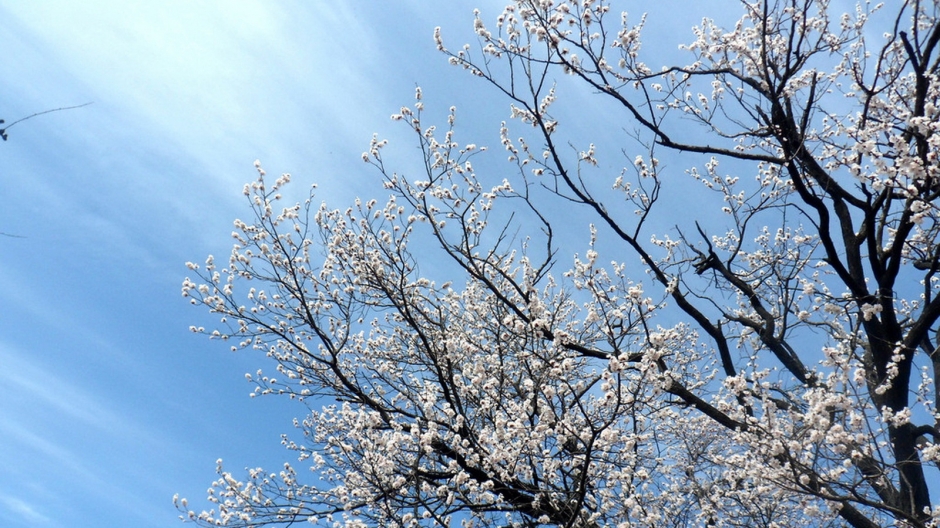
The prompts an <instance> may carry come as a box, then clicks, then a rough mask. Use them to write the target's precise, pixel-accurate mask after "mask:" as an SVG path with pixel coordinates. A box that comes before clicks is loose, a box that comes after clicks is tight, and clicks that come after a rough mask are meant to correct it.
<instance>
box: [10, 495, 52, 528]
mask: <svg viewBox="0 0 940 528" xmlns="http://www.w3.org/2000/svg"><path fill="white" fill-rule="evenodd" d="M0 505H2V506H3V508H4V510H6V511H7V512H8V513H9V514H12V515H13V516H15V517H18V518H19V519H20V520H22V521H25V522H24V524H26V523H28V524H29V525H31V526H43V525H48V524H50V523H51V522H52V520H51V519H50V518H49V517H47V516H45V515H43V514H42V513H40V512H39V510H38V509H37V508H36V507H35V506H33V505H32V504H30V503H28V502H26V501H24V500H22V499H20V498H18V497H15V496H12V495H3V494H0Z"/></svg>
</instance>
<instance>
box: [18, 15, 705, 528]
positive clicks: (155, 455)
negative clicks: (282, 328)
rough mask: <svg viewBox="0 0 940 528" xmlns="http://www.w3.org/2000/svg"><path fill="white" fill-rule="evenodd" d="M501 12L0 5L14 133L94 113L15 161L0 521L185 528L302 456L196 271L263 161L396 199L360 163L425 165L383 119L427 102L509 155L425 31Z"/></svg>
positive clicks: (468, 84)
mask: <svg viewBox="0 0 940 528" xmlns="http://www.w3.org/2000/svg"><path fill="white" fill-rule="evenodd" d="M637 4H639V5H638V6H637V7H635V8H632V9H634V10H636V11H637V12H640V11H642V10H644V9H649V8H650V7H649V6H648V5H644V3H643V2H638V3H637ZM666 4H670V2H666ZM679 4H682V2H678V3H677V2H671V5H672V6H673V10H674V9H675V7H676V6H677V5H679ZM501 6H502V2H500V1H494V0H488V1H487V2H474V3H468V2H462V1H461V2H444V1H439V2H422V1H417V0H415V1H401V0H396V1H388V2H385V1H381V2H380V1H369V2H365V1H363V2H321V1H311V2H300V1H292V2H288V1H284V2H276V3H275V2H267V1H248V0H239V1H232V2H222V1H201V2H188V1H183V0H173V1H160V2H150V1H144V0H139V1H123V0H122V1H103V0H94V1H86V2H74V1H65V0H62V1H35V2H33V1H29V2H25V1H18V0H9V1H4V0H0V75H2V79H3V84H4V93H3V99H2V104H0V118H3V119H6V120H7V122H8V123H10V122H12V121H13V120H15V119H18V118H20V117H24V116H26V115H29V114H32V113H34V112H39V111H43V110H47V109H50V108H56V107H62V106H70V105H76V104H82V103H86V102H93V103H94V104H92V105H91V106H88V107H84V108H81V109H76V110H69V111H64V112H58V113H52V114H47V115H43V116H39V117H36V118H34V119H31V120H29V121H26V122H23V123H20V124H17V125H16V126H15V127H13V128H11V129H10V131H9V135H10V138H9V141H7V142H5V143H0V182H2V189H3V193H4V205H3V207H0V232H3V233H7V234H11V235H16V236H17V238H14V237H6V236H0V468H2V471H0V526H4V527H7V528H21V527H22V528H25V527H30V528H35V527H39V528H43V527H49V528H52V527H56V528H66V527H68V528H74V527H84V526H96V527H97V526H107V527H142V528H148V527H157V526H160V527H166V526H175V525H177V523H178V521H177V520H176V517H177V515H178V513H177V512H176V511H175V510H174V509H173V507H172V504H171V498H172V496H173V494H174V493H177V492H178V493H180V494H181V495H184V496H187V497H189V498H190V499H191V500H193V501H194V502H195V501H196V500H201V499H202V498H203V497H204V493H205V489H206V488H207V487H208V485H209V483H210V482H211V481H212V480H213V479H214V478H215V473H214V469H215V460H216V459H217V458H220V457H221V458H223V459H225V460H226V465H227V467H228V468H232V469H236V470H237V469H238V468H243V467H247V466H252V467H253V466H256V465H261V466H267V467H277V466H279V465H280V464H281V463H282V462H283V461H284V460H287V459H289V458H290V453H287V452H285V451H283V450H282V449H281V447H280V445H279V440H280V434H281V433H285V432H290V429H291V426H290V423H291V418H293V417H294V416H299V415H301V414H303V411H304V410H303V408H302V407H298V406H295V405H291V404H290V403H289V402H281V401H278V400H276V399H269V398H261V399H257V400H251V399H249V398H247V394H248V393H249V391H250V390H251V388H252V387H251V385H249V384H248V383H246V381H245V379H244V377H243V374H244V373H245V372H249V371H252V372H253V371H254V370H256V369H257V368H258V367H259V366H261V365H264V363H263V362H262V360H261V359H260V358H258V357H257V356H255V355H252V354H250V353H239V354H231V353H230V352H228V348H227V346H226V345H225V344H221V343H218V342H209V341H207V340H205V339H203V338H201V337H197V336H193V335H191V334H189V333H188V332H187V328H188V327H189V325H190V324H202V325H205V326H207V327H208V326H210V324H211V323H212V319H211V318H210V317H209V316H208V315H207V314H205V313H203V312H202V311H200V310H196V309H193V308H191V307H190V306H189V305H188V304H187V303H186V302H185V300H184V299H182V298H181V297H180V283H181V281H182V278H183V277H184V276H185V275H186V274H187V270H186V269H185V266H184V263H185V262H186V261H187V260H193V261H201V260H202V259H204V257H205V256H206V255H207V254H209V253H213V254H216V255H225V254H226V253H227V252H228V250H229V245H230V242H229V240H230V239H229V238H228V236H229V233H230V232H231V222H232V220H233V219H234V218H235V217H237V216H240V215H242V214H243V213H244V212H245V211H246V208H245V207H244V202H243V200H244V198H243V196H242V195H241V188H242V185H243V184H244V183H245V182H247V181H250V180H251V179H253V178H254V177H255V174H254V169H253V167H252V163H253V161H254V160H255V159H261V160H262V162H263V163H264V165H265V168H266V169H267V171H268V173H270V174H277V173H280V172H291V173H292V174H294V178H295V182H296V183H294V184H292V192H296V193H297V195H298V196H300V195H304V194H305V193H306V192H307V188H308V185H309V184H311V183H313V182H317V183H318V184H319V186H320V189H321V190H320V192H319V193H318V195H319V196H320V197H322V198H324V199H326V200H328V201H330V202H332V203H335V204H336V205H337V206H338V205H342V204H344V203H346V202H349V201H350V200H351V199H352V198H353V197H354V196H356V195H362V196H374V195H378V196H381V194H382V192H381V190H380V189H381V187H380V184H379V181H378V179H377V178H376V174H375V173H374V171H373V170H370V168H369V167H368V166H366V165H364V164H363V163H362V161H361V159H360V153H361V152H362V151H363V150H365V149H366V148H367V146H368V142H369V139H370V138H371V136H372V133H373V132H378V133H379V134H380V135H381V136H382V137H387V138H389V139H391V140H392V142H393V144H396V143H397V144H398V145H399V146H400V148H401V149H402V150H401V151H402V152H408V148H410V146H411V145H413V142H412V140H411V138H410V137H408V136H409V135H408V132H407V130H406V127H403V126H401V125H400V124H399V125H396V124H394V123H392V122H390V121H389V119H388V116H389V115H390V114H392V113H396V112H397V109H398V108H399V107H400V106H401V105H408V104H411V102H412V97H413V93H414V88H415V85H416V84H420V85H421V86H422V87H423V88H424V93H425V95H426V101H427V103H428V107H429V113H431V114H432V115H442V114H443V113H445V112H446V109H447V107H449V106H450V105H451V104H456V105H457V106H458V108H459V109H466V110H465V111H460V110H458V115H459V116H461V122H460V124H461V127H462V128H461V130H462V131H464V136H463V137H464V138H467V140H468V142H469V141H473V142H476V143H479V144H488V145H490V146H498V138H497V132H498V126H499V122H500V121H501V120H506V119H508V117H509V112H508V102H506V101H504V100H501V99H499V98H498V96H497V95H496V92H495V91H493V90H490V89H488V88H487V86H486V85H485V83H482V82H480V81H479V80H476V79H473V78H471V77H470V76H469V75H467V74H466V73H464V72H462V71H460V70H459V69H457V68H453V67H450V66H448V65H447V64H446V59H445V58H444V57H443V56H442V55H440V54H439V53H438V52H437V51H436V50H435V49H434V45H433V41H432V39H431V35H432V30H433V28H434V27H435V26H442V27H443V29H444V35H445V39H446V40H447V42H448V44H451V45H453V47H457V46H459V45H460V44H462V43H464V42H467V41H472V40H473V39H472V31H471V30H472V10H473V7H480V8H481V9H483V10H484V13H485V14H486V17H485V18H486V19H487V20H492V19H493V18H495V16H496V15H497V14H498V12H499V11H500V9H501ZM660 7H662V6H660ZM667 7H668V6H667ZM628 8H630V7H629V6H628ZM696 16H700V15H692V16H691V17H686V18H685V19H683V18H682V17H681V16H672V17H671V18H670V19H669V20H667V21H666V25H665V26H664V27H667V28H668V27H677V26H678V27H682V28H683V29H684V30H685V31H687V28H688V27H690V26H691V24H692V22H694V21H695V17H696ZM685 35H688V33H685ZM676 39H677V36H676V35H674V34H670V35H668V38H666V39H665V40H666V41H668V42H670V43H671V44H670V48H669V49H670V50H675V47H674V42H676ZM655 40H656V36H655V35H653V36H651V41H652V42H655ZM682 40H688V38H682ZM475 101H478V102H479V101H485V102H486V104H483V105H478V106H473V103H474V102H475ZM471 108H472V111H471ZM606 119H608V120H611V122H609V123H606V124H605V126H610V125H613V130H615V131H619V126H618V125H617V124H616V123H615V122H614V121H613V120H614V118H613V117H611V116H606ZM599 126H600V125H599V124H598V122H597V121H595V122H593V123H592V124H591V128H593V129H595V130H596V129H597V128H598V127H599ZM417 161H419V160H417V159H413V160H412V162H417ZM402 163H403V164H405V165H407V163H408V162H407V161H403V162H402ZM20 237H21V238H20ZM194 505H195V504H194Z"/></svg>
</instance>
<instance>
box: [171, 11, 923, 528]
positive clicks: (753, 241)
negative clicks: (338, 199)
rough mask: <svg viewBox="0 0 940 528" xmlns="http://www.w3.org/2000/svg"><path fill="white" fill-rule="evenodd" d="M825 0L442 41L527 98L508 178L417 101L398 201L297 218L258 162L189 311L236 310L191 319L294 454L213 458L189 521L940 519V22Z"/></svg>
mask: <svg viewBox="0 0 940 528" xmlns="http://www.w3.org/2000/svg"><path fill="white" fill-rule="evenodd" d="M828 4H829V3H828V2H826V1H822V0H819V1H812V0H776V1H771V0H763V1H747V2H743V3H741V4H739V7H740V10H741V18H740V20H739V21H738V22H737V23H736V24H733V25H731V26H728V27H721V26H719V25H718V23H716V22H713V21H711V20H709V19H705V20H703V21H702V23H701V25H700V26H699V27H697V28H696V29H695V33H694V35H693V36H692V37H690V38H691V39H693V40H692V41H691V43H688V44H687V45H685V46H684V47H683V48H684V49H685V50H686V52H687V53H688V56H689V61H688V62H689V63H688V64H686V65H671V66H664V67H660V66H659V65H655V66H651V65H647V64H646V63H644V62H643V53H641V42H642V40H641V30H642V27H643V19H639V20H637V21H633V19H631V18H628V16H627V15H626V14H623V15H622V16H617V15H616V14H615V15H611V14H610V13H609V11H610V10H611V6H610V5H609V4H608V3H607V2H601V1H591V0H579V1H552V0H544V1H535V0H520V1H517V2H515V3H513V4H511V5H509V6H508V7H507V8H506V9H505V11H504V12H503V13H502V14H500V15H499V16H498V18H496V22H495V25H488V24H487V23H485V22H484V19H483V18H481V16H480V15H478V16H477V19H476V20H475V28H476V32H477V34H478V36H479V39H480V43H481V46H480V47H479V48H472V47H470V46H465V47H463V48H462V49H460V50H458V51H451V50H449V49H448V48H447V47H445V43H444V40H443V39H442V37H441V36H440V33H439V32H437V33H436V34H435V38H436V40H437V45H438V47H439V49H440V50H441V51H442V52H443V53H445V54H447V55H448V56H449V58H450V61H451V63H453V64H455V65H457V66H459V67H463V68H466V69H467V70H468V71H469V72H470V73H471V74H472V75H475V76H477V77H481V78H482V79H484V80H485V81H488V82H489V83H490V84H491V85H492V86H494V87H495V88H496V89H497V91H498V92H501V93H502V95H503V96H504V97H505V98H506V99H508V101H509V102H510V103H511V105H512V106H511V108H512V115H513V118H514V121H512V122H511V123H509V124H506V123H504V124H503V125H502V126H501V128H500V130H501V138H502V148H503V149H505V151H506V152H507V153H508V157H509V161H508V165H506V173H504V174H502V175H500V176H499V178H498V180H500V181H491V178H492V177H491V176H484V175H478V174H477V172H475V170H474V167H473V165H472V163H471V161H472V160H471V158H474V157H475V156H477V155H479V154H480V153H481V152H483V151H484V149H483V148H480V147H477V146H475V145H473V144H468V143H463V142H458V140H457V137H456V135H455V132H454V123H455V114H454V111H453V109H452V112H451V115H450V118H449V119H448V124H447V126H445V127H442V128H441V129H438V128H435V127H434V126H430V125H429V124H426V123H423V122H422V108H423V106H422V103H421V101H420V91H419V92H418V102H417V103H416V104H415V105H414V106H413V107H407V108H403V109H402V110H401V112H400V113H399V114H396V115H395V116H393V118H395V119H398V120H401V121H403V122H404V123H405V124H406V126H409V127H411V128H412V129H413V130H414V132H415V135H416V138H417V141H418V143H419V144H420V146H421V152H422V153H423V161H424V163H423V170H424V173H423V174H422V175H421V176H420V177H417V178H415V177H411V176H405V175H399V174H396V173H394V172H392V171H391V170H390V169H387V168H386V165H385V161H384V160H383V147H384V146H385V142H384V141H381V140H379V139H377V138H376V139H374V140H373V142H372V145H371V148H370V150H369V151H368V152H366V153H365V154H364V155H363V158H364V159H365V161H367V162H368V163H370V164H372V165H374V166H375V167H376V168H377V169H378V172H379V173H380V174H381V175H382V177H383V178H384V183H385V188H386V189H387V197H383V198H382V201H381V202H380V201H376V200H370V201H357V202H356V204H355V205H354V206H352V207H349V208H345V209H332V208H330V207H328V206H326V205H319V204H317V203H316V202H315V201H314V200H313V197H312V196H311V199H309V200H307V201H306V202H304V203H302V204H297V205H290V204H288V205H287V206H283V205H279V200H280V198H281V197H280V194H279V193H280V190H281V187H282V186H283V185H284V184H286V183H287V181H288V180H289V177H288V176H286V175H285V176H282V177H280V178H278V179H276V181H271V180H270V179H268V178H266V177H265V175H264V171H263V170H262V169H261V167H260V166H259V167H258V171H259V174H260V177H259V178H258V179H257V180H256V181H255V182H254V183H252V184H250V185H248V186H246V188H245V194H246V195H247V196H248V197H249V198H250V201H251V208H252V213H253V217H252V218H251V220H250V221H246V222H243V221H236V232H235V234H234V236H235V239H236V241H235V246H234V249H233V250H232V253H231V256H230V257H229V259H228V260H227V262H226V263H225V264H224V265H222V266H221V267H218V266H217V265H216V263H215V262H214V261H213V260H212V258H211V257H210V259H209V260H208V261H207V262H206V263H205V265H201V266H200V265H195V264H190V268H191V269H192V270H194V273H195V274H196V277H197V278H196V279H186V281H185V282H184V285H183V294H184V296H186V297H188V298H189V299H190V300H191V301H192V302H193V303H194V304H199V305H204V306H206V307H207V308H208V309H209V310H210V311H211V312H213V313H215V314H218V315H219V316H220V317H221V325H220V326H219V328H218V329H216V330H211V329H210V330H205V329H203V328H195V329H194V330H196V331H199V332H205V333H208V334H210V335H211V336H212V337H215V338H221V339H226V340H229V341H230V342H232V343H233V344H234V346H233V348H255V349H260V350H263V351H265V352H266V354H267V356H268V357H269V358H271V359H272V360H273V362H274V364H276V369H277V374H273V373H272V374H267V375H266V374H264V373H262V372H261V371H259V372H258V373H257V374H256V375H254V376H250V377H251V379H253V380H254V381H255V382H256V383H257V390H256V392H258V393H260V394H282V395H287V396H289V397H291V398H296V399H298V400H301V401H303V402H306V403H307V404H308V405H309V407H310V408H311V410H310V412H309V415H308V416H307V417H306V418H305V419H304V420H303V421H298V422H297V423H296V424H295V425H296V426H297V428H298V432H297V433H296V434H294V435H287V436H285V437H284V445H285V446H286V447H287V448H288V449H289V450H291V451H294V452H295V454H296V458H297V459H298V462H297V463H296V464H295V465H291V464H288V465H285V466H284V467H283V468H281V469H279V470H278V471H274V472H271V471H269V470H263V469H260V468H259V469H251V470H248V471H247V475H246V476H240V475H237V474H233V473H230V472H228V471H226V470H224V469H223V468H222V467H221V462H220V467H219V473H220V478H219V480H218V481H216V482H215V483H213V486H212V488H211V489H210V493H209V500H210V502H211V503H212V505H211V509H210V510H207V511H204V512H202V513H196V512H188V506H187V504H186V502H185V500H183V499H179V500H178V505H179V507H180V508H181V509H182V510H183V511H184V512H187V513H188V516H189V517H190V518H192V519H194V520H196V521H197V522H199V523H201V524H206V525H217V524H220V525H225V526H261V525H276V524H284V525H288V524H292V523H296V522H300V521H309V522H312V523H314V524H322V525H339V526H452V525H464V526H496V525H505V526H542V525H551V526H565V527H601V526H656V527H661V526H825V525H833V526H845V525H848V526H853V527H859V528H860V527H872V528H873V527H877V526H885V525H889V524H891V525H896V526H911V527H915V526H916V527H927V526H936V525H937V523H938V520H940V506H937V505H936V502H937V495H936V493H937V489H936V488H937V486H938V485H937V484H936V483H937V482H940V479H938V477H940V426H938V424H940V414H938V410H937V408H936V403H937V396H938V386H937V384H936V383H935V381H934V380H935V379H936V376H937V374H938V371H940V339H938V335H937V331H938V318H940V241H938V235H940V214H938V204H940V202H938V196H940V160H938V156H940V111H938V98H940V76H938V69H940V53H938V51H937V47H938V43H940V22H938V14H940V13H938V11H940V7H938V4H937V3H936V2H921V1H918V0H908V1H905V2H894V3H891V4H890V5H889V6H869V5H868V4H864V5H861V6H860V7H858V8H857V9H856V10H855V11H854V12H852V13H849V14H846V15H841V14H836V13H833V12H831V11H832V8H831V7H830V6H829V5H828ZM556 80H558V82H559V83H561V82H562V81H564V82H565V83H566V84H565V87H566V89H567V87H571V86H575V87H576V86H579V85H580V86H581V87H583V88H585V93H584V94H579V96H580V97H587V98H590V99H589V100H590V101H591V104H593V105H601V104H607V105H609V108H608V110H607V112H609V114H610V115H615V116H618V117H617V118H618V119H619V120H620V121H621V122H622V123H623V127H624V128H626V129H628V130H629V131H630V132H629V133H622V132H619V130H605V131H603V134H604V141H605V142H609V141H610V138H611V137H616V134H618V133H621V134H623V137H622V138H621V140H622V141H621V143H622V149H623V152H624V153H626V154H627V156H628V160H629V162H628V163H623V162H622V161H619V162H618V158H619V157H620V156H622V155H623V154H621V152H615V153H609V152H608V153H604V151H603V149H602V148H601V147H596V146H595V144H593V143H591V141H592V139H593V138H586V140H584V144H576V143H575V142H576V141H582V140H578V139H574V140H572V139H568V138H567V136H565V135H564V134H565V131H566V126H568V125H569V124H577V123H571V122H570V119H571V118H570V117H569V121H565V120H564V119H562V118H559V117H556V113H557V114H558V115H562V114H563V113H562V112H560V111H558V112H556V109H558V108H559V107H558V104H560V102H559V103H556V91H560V88H557V87H556V85H555V84H554V81H556ZM570 81H576V82H574V83H572V82H570ZM553 105H554V106H553ZM569 115H570V114H569ZM690 123H691V124H692V125H690ZM511 127H512V128H514V129H517V132H516V134H513V133H511V132H510V128H511ZM563 138H564V139H563ZM595 141H596V142H597V143H598V144H600V141H599V140H595ZM572 146H574V147H572ZM657 156H659V158H662V159H667V157H668V159H670V160H672V161H670V165H676V164H677V160H681V161H682V162H683V163H684V164H685V165H684V166H683V167H682V168H679V169H667V168H665V166H666V164H665V163H663V162H661V161H659V159H657ZM619 159H622V158H619ZM617 163H620V165H626V168H616V167H617ZM478 165H479V163H478ZM504 176H505V179H504V180H503V177H504ZM690 189H694V190H690ZM690 192H696V193H697V194H698V195H699V196H697V203H698V205H697V207H696V208H695V210H694V214H687V215H676V214H675V207H676V206H675V202H670V200H671V199H672V198H674V197H675V196H677V195H681V194H683V193H686V195H687V194H688V193H690ZM560 204H561V205H563V206H564V207H565V209H559V205H560ZM586 218H590V219H589V220H585V222H584V228H585V230H587V229H588V225H589V224H591V225H590V231H589V236H586V237H585V238H584V239H583V240H581V241H578V240H577V239H576V238H575V237H574V236H573V235H572V232H573V231H572V230H571V229H570V226H568V225H566V224H570V223H571V222H572V220H577V221H580V220H581V219H586ZM666 221H668V222H669V223H668V226H667V227H665V228H664V227H663V226H664V225H667V224H665V223H664V222H666ZM586 232H588V231H586ZM435 252H436V256H435ZM432 267H433V269H432V270H431V271H428V268H432ZM295 466H297V469H295ZM301 467H302V468H303V471H300V470H299V468H301ZM310 470H312V472H311V471H310ZM931 483H934V488H933V489H931V487H930V484H931ZM931 493H934V495H931Z"/></svg>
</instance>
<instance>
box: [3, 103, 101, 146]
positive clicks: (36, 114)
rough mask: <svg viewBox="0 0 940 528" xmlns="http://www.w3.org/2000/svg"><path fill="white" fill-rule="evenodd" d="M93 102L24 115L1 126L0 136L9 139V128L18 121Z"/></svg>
mask: <svg viewBox="0 0 940 528" xmlns="http://www.w3.org/2000/svg"><path fill="white" fill-rule="evenodd" d="M91 103H92V102H91V101H90V102H87V103H85V104H80V105H75V106H63V107H62V108H53V109H52V110H43V111H42V112H36V113H35V114H32V115H28V116H26V117H24V118H22V119H17V120H16V121H14V122H12V123H10V124H9V125H7V126H6V127H4V128H0V138H3V140H4V141H6V140H7V130H9V129H10V127H12V126H13V125H15V124H17V123H19V122H22V121H26V120H27V119H32V118H34V117H36V116H41V115H43V114H48V113H51V112H60V111H62V110H74V109H76V108H81V107H83V106H88V105H90V104H91ZM3 123H4V120H3V119H0V125H2V124H3Z"/></svg>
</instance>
